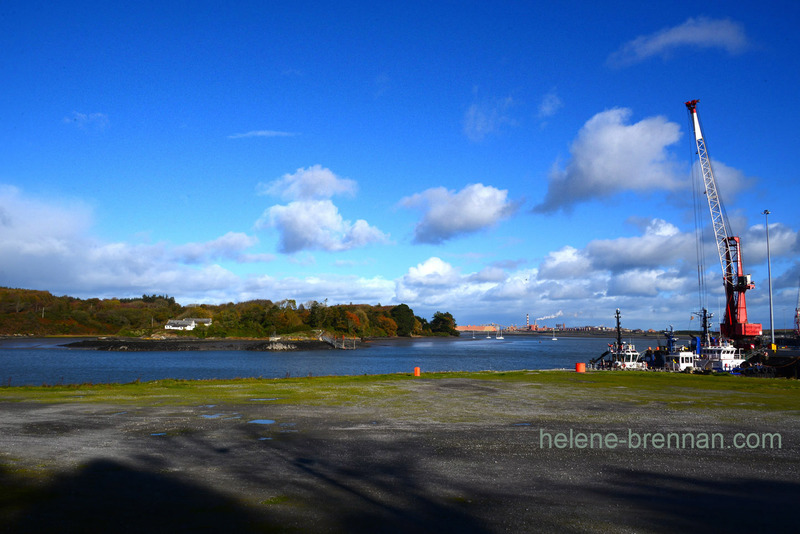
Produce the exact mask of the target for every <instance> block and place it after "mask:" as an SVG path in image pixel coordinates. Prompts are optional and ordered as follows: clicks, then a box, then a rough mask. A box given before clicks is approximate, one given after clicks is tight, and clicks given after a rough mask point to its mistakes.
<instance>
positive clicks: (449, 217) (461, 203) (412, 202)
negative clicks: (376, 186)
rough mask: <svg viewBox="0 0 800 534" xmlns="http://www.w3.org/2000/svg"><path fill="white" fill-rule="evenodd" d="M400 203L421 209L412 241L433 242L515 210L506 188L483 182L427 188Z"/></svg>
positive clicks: (483, 225)
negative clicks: (451, 188)
mask: <svg viewBox="0 0 800 534" xmlns="http://www.w3.org/2000/svg"><path fill="white" fill-rule="evenodd" d="M400 205H401V206H404V207H406V208H419V209H422V210H423V212H424V213H423V216H422V220H421V221H420V222H419V223H418V224H417V226H416V228H415V230H414V241H415V242H417V243H434V244H435V243H442V242H444V241H446V240H448V239H452V238H454V237H458V236H460V235H464V234H469V233H473V232H477V231H479V230H482V229H484V228H488V227H490V226H493V225H495V224H497V223H498V222H499V221H501V220H502V219H505V218H507V217H510V216H511V215H512V214H513V213H514V212H515V211H516V209H517V205H516V204H515V203H513V202H511V201H509V200H508V190H506V189H497V188H495V187H491V186H485V185H483V184H471V185H468V186H466V187H465V188H464V189H462V190H461V191H458V192H453V191H448V190H447V189H445V188H444V187H436V188H433V189H427V190H425V191H423V192H422V193H417V194H415V195H412V196H410V197H406V198H404V199H402V200H401V201H400Z"/></svg>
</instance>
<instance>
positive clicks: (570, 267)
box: [539, 246, 592, 280]
mask: <svg viewBox="0 0 800 534" xmlns="http://www.w3.org/2000/svg"><path fill="white" fill-rule="evenodd" d="M591 268H592V262H591V261H590V260H589V258H587V257H586V255H585V254H582V253H581V251H579V250H578V249H576V248H574V247H570V246H565V247H562V248H561V249H559V250H554V251H552V252H550V253H548V255H547V256H546V257H545V259H544V260H543V261H542V264H541V265H540V266H539V274H540V275H541V276H542V277H543V278H547V279H551V280H562V279H567V278H580V277H581V276H583V275H585V274H588V273H590V272H591Z"/></svg>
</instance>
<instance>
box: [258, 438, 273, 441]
mask: <svg viewBox="0 0 800 534" xmlns="http://www.w3.org/2000/svg"><path fill="white" fill-rule="evenodd" d="M271 439H272V438H258V441H269V440H271Z"/></svg>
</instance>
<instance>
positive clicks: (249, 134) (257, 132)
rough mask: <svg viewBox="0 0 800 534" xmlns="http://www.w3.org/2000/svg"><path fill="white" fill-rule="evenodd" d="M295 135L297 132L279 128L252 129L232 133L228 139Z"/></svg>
mask: <svg viewBox="0 0 800 534" xmlns="http://www.w3.org/2000/svg"><path fill="white" fill-rule="evenodd" d="M295 135H297V134H296V133H292V132H281V131H278V130H251V131H249V132H244V133H236V134H231V135H229V136H228V139H245V138H247V137H294V136H295Z"/></svg>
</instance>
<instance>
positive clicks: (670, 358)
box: [644, 325, 697, 372]
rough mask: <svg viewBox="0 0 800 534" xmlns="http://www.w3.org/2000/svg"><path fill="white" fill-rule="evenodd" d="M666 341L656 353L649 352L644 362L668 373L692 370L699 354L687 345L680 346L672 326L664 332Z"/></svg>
mask: <svg viewBox="0 0 800 534" xmlns="http://www.w3.org/2000/svg"><path fill="white" fill-rule="evenodd" d="M663 334H664V337H665V341H664V343H663V344H662V343H659V345H658V348H657V349H656V350H655V352H652V353H651V352H650V351H649V350H648V351H647V353H646V354H645V357H644V360H645V362H648V363H649V364H650V365H652V366H653V367H655V368H663V369H665V370H667V371H674V372H683V371H686V370H688V369H692V368H693V367H694V365H695V362H694V361H695V359H696V358H697V354H695V353H694V351H692V350H690V349H689V348H688V347H686V346H685V345H681V346H679V345H678V339H677V338H676V337H675V331H674V330H673V328H672V325H670V327H669V328H668V329H666V330H664V331H663Z"/></svg>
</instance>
